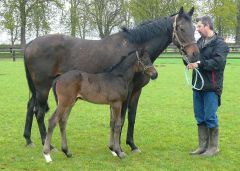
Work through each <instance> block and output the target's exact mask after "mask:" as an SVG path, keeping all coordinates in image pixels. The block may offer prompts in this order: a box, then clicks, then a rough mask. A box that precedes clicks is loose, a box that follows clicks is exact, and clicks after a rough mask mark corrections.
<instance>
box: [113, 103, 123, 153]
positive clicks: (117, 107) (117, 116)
mask: <svg viewBox="0 0 240 171" xmlns="http://www.w3.org/2000/svg"><path fill="white" fill-rule="evenodd" d="M121 107H122V103H115V104H114V105H113V108H112V109H113V117H114V145H113V150H114V151H115V152H116V153H117V155H118V157H119V158H124V157H125V153H124V152H123V151H122V149H121V147H120V141H119V140H120V134H121V128H122V120H121Z"/></svg>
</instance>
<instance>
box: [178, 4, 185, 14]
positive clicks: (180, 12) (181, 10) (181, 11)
mask: <svg viewBox="0 0 240 171" xmlns="http://www.w3.org/2000/svg"><path fill="white" fill-rule="evenodd" d="M183 13H184V9H183V6H181V8H180V10H179V12H178V14H179V15H181V14H183Z"/></svg>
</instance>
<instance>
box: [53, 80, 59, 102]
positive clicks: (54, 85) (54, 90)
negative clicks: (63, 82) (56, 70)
mask: <svg viewBox="0 0 240 171" xmlns="http://www.w3.org/2000/svg"><path fill="white" fill-rule="evenodd" d="M57 80H58V78H55V79H54V81H53V84H52V89H53V94H54V97H55V101H56V104H58V97H57V92H56V84H57Z"/></svg>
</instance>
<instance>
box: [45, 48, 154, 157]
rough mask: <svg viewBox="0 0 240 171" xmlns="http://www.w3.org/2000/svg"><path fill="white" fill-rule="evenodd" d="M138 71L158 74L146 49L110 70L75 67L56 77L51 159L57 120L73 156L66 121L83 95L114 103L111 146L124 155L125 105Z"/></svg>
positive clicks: (48, 141) (50, 131)
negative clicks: (122, 140)
mask: <svg viewBox="0 0 240 171" xmlns="http://www.w3.org/2000/svg"><path fill="white" fill-rule="evenodd" d="M136 72H143V73H144V74H146V75H148V76H150V77H151V78H152V79H156V78H157V71H156V70H155V68H154V67H153V65H152V62H151V60H150V58H149V56H148V54H147V52H144V51H143V50H141V51H140V52H139V51H133V52H130V53H129V54H128V56H125V57H123V58H122V60H121V61H120V62H119V63H118V64H117V65H116V66H114V67H113V68H112V69H111V70H110V71H109V72H104V73H98V74H90V73H86V72H83V71H80V70H71V71H68V72H66V73H64V74H62V75H61V76H59V77H57V78H56V81H54V84H53V91H54V95H55V99H56V101H57V108H56V110H55V112H54V113H53V114H52V116H51V118H50V119H49V124H48V132H47V136H46V140H45V144H44V147H43V152H44V156H45V158H46V161H47V162H51V161H52V159H51V156H50V144H51V138H52V134H53V129H54V128H55V126H56V124H57V122H58V123H59V127H60V132H61V136H62V151H63V152H64V153H65V155H66V156H67V157H71V156H72V155H71V153H70V152H69V150H68V145H67V138H66V124H67V119H68V117H69V114H70V111H71V109H72V107H73V106H74V104H75V103H76V100H77V99H82V100H85V101H88V102H92V103H96V104H109V105H110V109H111V112H110V115H111V116H110V118H111V119H110V123H111V124H110V126H111V129H110V130H111V131H110V141H109V149H110V150H111V151H113V152H115V153H116V154H117V155H118V156H119V157H120V158H123V157H125V153H124V152H123V151H122V150H121V147H120V135H121V128H122V124H123V121H122V118H121V108H122V104H123V102H124V101H126V99H127V96H128V89H129V83H130V82H131V81H132V79H133V77H134V74H135V73H136Z"/></svg>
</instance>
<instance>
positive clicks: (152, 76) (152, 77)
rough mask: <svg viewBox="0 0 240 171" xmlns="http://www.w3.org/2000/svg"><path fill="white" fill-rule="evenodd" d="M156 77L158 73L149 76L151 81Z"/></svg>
mask: <svg viewBox="0 0 240 171" xmlns="http://www.w3.org/2000/svg"><path fill="white" fill-rule="evenodd" d="M157 77H158V73H157V72H156V73H154V74H152V75H151V76H150V78H151V80H155V79H156V78H157Z"/></svg>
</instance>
